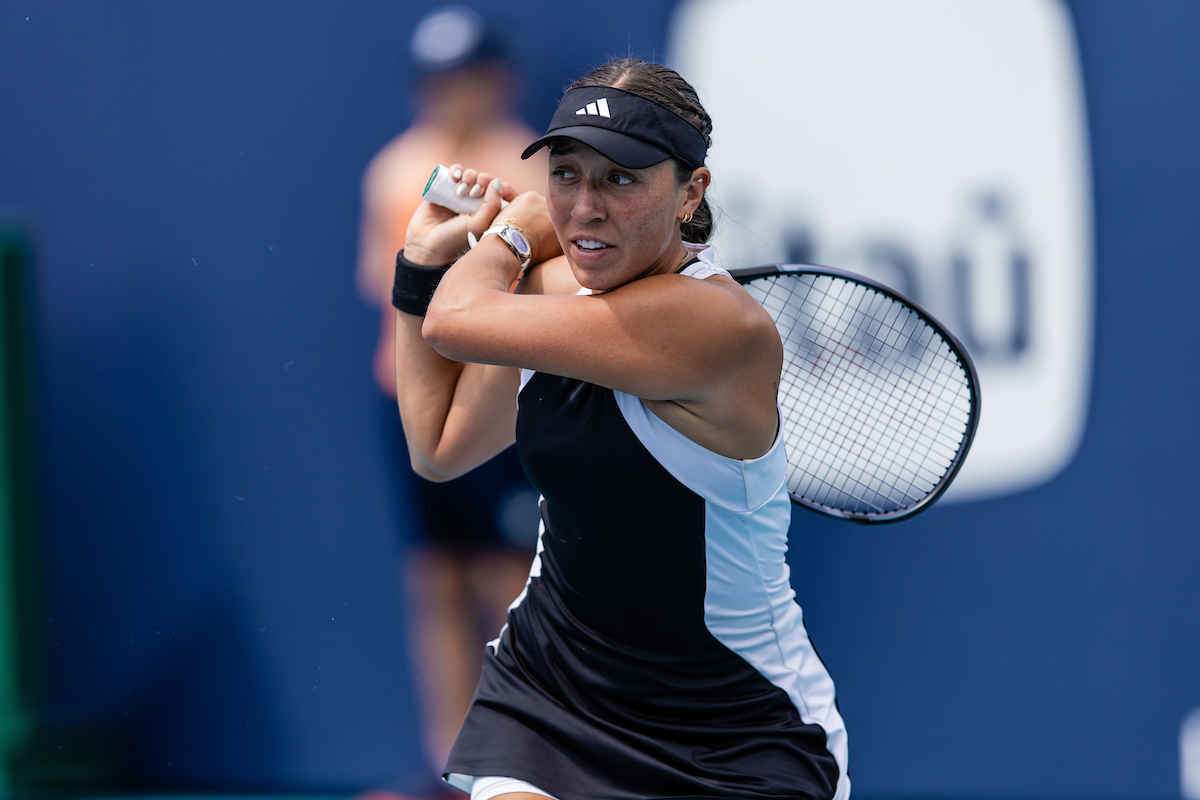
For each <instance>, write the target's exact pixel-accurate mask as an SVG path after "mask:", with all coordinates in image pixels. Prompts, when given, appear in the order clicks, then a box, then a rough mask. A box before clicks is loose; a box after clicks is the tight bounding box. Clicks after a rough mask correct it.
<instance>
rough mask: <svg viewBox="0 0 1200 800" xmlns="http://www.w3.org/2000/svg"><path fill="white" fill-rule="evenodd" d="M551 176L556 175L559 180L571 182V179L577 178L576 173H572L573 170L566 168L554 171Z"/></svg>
mask: <svg viewBox="0 0 1200 800" xmlns="http://www.w3.org/2000/svg"><path fill="white" fill-rule="evenodd" d="M551 174H552V175H554V177H556V178H558V179H559V180H570V179H571V178H574V177H575V173H574V172H571V170H569V169H567V168H565V167H559V168H558V169H556V170H554V171H553V172H552V173H551Z"/></svg>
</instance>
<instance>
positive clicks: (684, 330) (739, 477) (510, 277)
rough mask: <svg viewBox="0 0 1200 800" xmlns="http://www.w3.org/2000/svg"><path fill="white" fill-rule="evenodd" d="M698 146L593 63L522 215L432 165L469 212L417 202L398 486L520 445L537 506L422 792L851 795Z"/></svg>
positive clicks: (755, 346)
mask: <svg viewBox="0 0 1200 800" xmlns="http://www.w3.org/2000/svg"><path fill="white" fill-rule="evenodd" d="M711 129H712V123H711V120H710V119H709V118H708V115H707V113H705V111H704V109H703V107H702V106H701V105H700V102H699V100H698V99H697V97H696V93H695V90H694V89H693V88H692V87H691V86H690V85H688V84H687V83H686V81H684V80H683V79H682V78H681V77H680V76H679V75H678V74H677V73H675V72H674V71H672V70H670V69H668V68H666V67H663V66H660V65H657V64H652V63H649V62H645V61H640V60H637V59H619V60H617V61H613V62H610V63H608V64H606V65H604V66H602V67H600V68H599V69H597V70H594V71H592V72H590V73H588V75H585V76H584V77H583V78H581V79H580V80H579V81H576V82H575V83H574V84H573V85H572V87H571V88H570V89H569V90H568V91H567V92H566V94H565V96H564V97H563V99H562V102H561V104H560V105H559V107H558V110H557V111H556V112H555V114H554V116H553V118H552V120H551V123H550V127H549V129H548V130H547V132H546V135H545V136H543V137H541V138H539V139H537V140H536V141H534V142H533V144H531V145H530V146H529V147H528V148H526V149H525V151H524V155H525V156H526V157H528V156H531V155H532V154H534V153H536V152H538V151H540V150H541V149H542V148H545V147H548V148H549V151H550V154H549V177H548V183H547V190H546V196H545V197H543V196H542V195H540V194H537V193H532V192H529V193H522V194H518V193H517V192H516V191H515V190H514V189H513V188H512V187H511V186H510V185H509V184H507V183H505V182H503V181H501V180H499V179H498V178H494V177H493V176H492V174H490V173H488V172H486V171H484V172H479V171H476V170H474V169H467V168H462V167H460V166H459V165H455V166H454V167H452V169H454V170H456V174H458V175H459V178H460V185H461V186H462V188H463V190H464V191H468V192H470V191H478V190H479V187H486V188H485V189H484V191H483V195H482V196H483V200H484V202H483V205H482V206H481V207H480V208H479V210H478V211H476V212H475V213H474V214H471V215H454V214H453V213H452V212H449V211H447V210H445V209H441V208H439V207H437V206H433V205H431V204H428V203H426V204H424V205H422V206H421V208H419V209H418V211H417V212H416V214H415V215H414V216H413V219H412V221H411V223H410V225H409V228H408V232H407V238H406V243H405V249H404V251H402V252H401V253H400V254H399V256H398V258H397V266H396V274H395V281H394V285H393V305H395V306H396V308H397V312H398V313H397V319H398V322H397V365H398V369H399V370H400V371H401V372H402V373H404V374H406V375H410V376H412V377H413V380H412V381H406V382H405V384H406V385H407V386H409V387H410V389H411V390H410V391H402V392H401V394H400V396H399V398H398V399H399V404H400V412H401V417H402V419H403V422H404V427H405V431H406V432H407V433H408V442H409V446H410V452H411V454H412V459H413V464H414V467H415V468H417V469H418V471H420V472H422V474H425V475H426V476H428V477H430V478H432V479H440V478H447V477H451V476H454V475H457V474H460V473H462V472H464V471H467V470H470V469H471V468H473V467H474V466H475V465H476V464H478V463H481V462H483V461H485V460H486V459H487V458H488V457H490V455H491V454H492V453H494V452H496V451H497V450H498V449H500V448H503V447H506V446H508V445H509V444H510V443H512V442H513V441H514V440H515V441H516V443H517V448H518V452H519V454H520V456H521V461H522V464H523V466H524V468H525V471H526V473H527V474H528V475H529V477H530V480H531V481H532V482H533V484H534V486H535V487H536V488H537V489H538V490H539V492H541V495H542V500H541V512H542V522H541V533H540V538H539V544H538V555H537V557H536V559H535V560H534V563H533V567H532V569H531V571H530V575H529V580H528V581H527V583H526V585H525V589H524V591H523V592H522V593H521V595H520V596H519V597H518V598H517V600H516V601H515V602H514V603H513V605H512V606H511V607H510V609H509V614H508V622H507V624H506V626H505V627H504V628H503V629H502V630H501V632H500V634H499V636H498V637H497V638H496V639H495V640H494V641H492V642H491V643H489V645H488V647H487V649H486V650H485V654H484V670H483V677H482V679H481V681H480V684H479V688H478V689H477V691H476V694H475V699H474V701H473V703H472V705H471V709H470V711H469V712H468V714H467V717H466V721H465V722H464V724H463V727H462V730H461V732H460V733H459V736H458V739H457V741H456V742H455V745H454V749H453V750H452V752H451V754H450V758H449V761H448V763H447V766H446V768H445V778H446V780H447V781H448V782H449V783H450V784H451V785H453V786H456V787H458V788H461V789H463V790H465V791H469V792H471V797H472V800H491V799H492V798H503V800H538V799H539V798H557V799H558V800H575V799H576V798H578V799H580V800H583V799H584V798H587V799H588V800H593V799H596V800H598V799H599V798H629V799H630V800H632V799H633V798H746V799H748V800H749V799H758V800H765V798H773V799H775V800H779V798H839V799H840V798H846V797H848V796H849V791H850V784H849V780H848V778H847V777H846V759H847V749H846V732H845V727H844V725H843V724H842V720H841V717H840V715H839V713H838V710H837V706H836V703H835V700H834V688H833V682H832V680H831V679H830V677H829V674H828V672H827V671H826V669H825V667H824V665H823V664H822V663H821V660H820V659H819V658H818V657H817V655H816V652H815V650H814V649H813V646H812V644H811V642H810V641H809V638H808V635H807V633H806V631H805V628H804V623H803V621H802V617H801V612H800V608H799V606H798V605H797V604H796V602H795V596H794V593H793V592H792V589H791V586H790V582H789V574H788V568H787V564H786V563H785V561H784V554H785V552H786V549H787V532H788V527H789V524H790V519H791V503H790V501H789V499H788V496H787V493H786V489H785V486H784V483H785V477H786V469H787V464H786V458H785V454H784V452H783V445H782V431H781V424H782V423H781V416H780V413H779V408H778V405H777V399H776V392H777V385H778V381H779V376H780V372H781V369H782V364H783V350H782V345H781V343H780V339H779V335H778V333H777V331H776V329H775V326H774V324H773V323H772V321H771V319H770V317H769V316H768V315H767V314H766V312H765V311H764V310H763V309H762V307H761V306H759V305H758V303H756V302H755V301H754V300H753V299H752V298H751V297H750V296H749V295H748V294H747V293H746V292H745V290H744V289H742V287H741V286H740V285H738V284H737V283H736V282H735V281H734V280H733V279H732V278H731V277H730V276H729V273H728V272H726V271H725V270H723V269H721V268H720V267H719V266H718V265H717V264H716V263H715V259H714V255H713V251H712V249H711V248H710V247H708V246H707V245H706V244H705V243H706V242H707V240H708V237H709V235H710V234H711V232H712V219H711V215H710V213H709V211H708V204H707V200H706V197H705V195H706V193H707V191H708V189H709V187H710V185H711V182H712V174H711V172H710V171H709V170H708V168H707V167H706V166H705V159H706V155H707V150H708V146H709V142H710V137H709V134H710V132H711ZM502 200H507V201H509V203H508V205H507V206H506V207H504V208H503V209H502V208H501V201H502ZM464 247H470V248H471V249H470V250H469V252H466V253H465V255H462V256H461V257H458V258H457V259H456V257H457V256H458V254H459V253H460V252H462V251H463V249H464ZM514 282H515V290H514V291H510V288H511V287H513V285H514ZM514 395H515V396H516V397H517V403H515V404H514V403H513V397H514Z"/></svg>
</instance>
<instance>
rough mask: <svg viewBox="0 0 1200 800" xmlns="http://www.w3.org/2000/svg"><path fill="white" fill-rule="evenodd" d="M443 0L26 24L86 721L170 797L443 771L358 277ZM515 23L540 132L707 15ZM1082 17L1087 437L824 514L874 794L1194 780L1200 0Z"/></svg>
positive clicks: (11, 3)
mask: <svg viewBox="0 0 1200 800" xmlns="http://www.w3.org/2000/svg"><path fill="white" fill-rule="evenodd" d="M430 5H431V4H429V3H396V2H383V1H382V0H371V1H369V2H368V1H365V0H364V2H357V3H354V4H337V5H334V4H327V3H317V2H311V1H309V2H287V3H284V2H268V1H267V0H254V1H253V2H227V1H222V2H198V1H196V2H179V3H172V4H160V3H155V2H150V0H138V1H136V2H93V3H89V4H82V3H80V4H65V3H47V2H31V1H30V0H4V2H3V3H0V208H2V209H3V216H5V217H7V218H13V217H16V218H18V219H20V220H22V221H24V222H25V223H26V224H27V225H28V226H30V228H31V229H32V231H33V232H34V234H35V238H36V242H37V245H38V250H39V255H40V271H39V276H38V277H39V281H40V286H39V295H38V297H39V309H38V311H39V316H40V320H41V326H40V330H39V334H40V337H41V351H40V363H41V369H42V380H41V382H40V392H41V396H42V401H43V402H42V405H41V413H42V422H43V432H42V440H43V442H44V447H43V455H44V475H45V477H44V484H45V489H46V532H45V543H44V559H45V562H46V577H47V587H48V589H47V591H48V603H49V608H48V612H47V616H46V619H45V622H44V627H43V633H44V637H45V640H46V647H47V651H48V665H49V666H48V669H49V670H50V671H49V674H48V678H49V695H48V697H47V713H48V715H49V718H50V719H51V720H53V721H54V722H56V723H60V724H64V725H78V726H86V727H88V728H90V729H92V730H96V731H100V732H101V733H102V735H103V736H104V737H106V738H108V739H110V740H111V741H113V742H116V743H117V745H118V747H119V750H120V752H121V753H122V758H123V760H124V763H125V765H126V767H125V768H126V770H127V774H128V775H129V776H130V777H131V778H132V779H133V780H135V781H137V782H139V783H141V784H143V785H149V786H159V787H164V788H170V787H213V788H231V789H232V788H264V789H280V790H281V789H289V788H292V789H308V790H353V789H356V788H360V787H366V786H372V785H385V784H390V785H393V786H402V785H405V784H407V783H410V782H413V781H416V780H417V777H418V775H419V773H420V764H421V757H420V747H419V743H418V737H417V733H416V724H415V714H414V703H413V692H412V688H411V686H410V678H409V675H408V671H407V670H408V668H407V655H406V649H405V639H404V630H403V609H402V607H401V599H400V590H399V585H398V577H397V563H398V562H397V559H398V554H399V551H400V548H401V547H402V546H403V543H404V537H405V533H404V524H403V522H402V519H403V511H402V509H401V510H400V511H399V512H397V510H396V509H395V508H393V505H392V501H391V499H390V492H389V490H388V488H387V487H386V486H385V485H384V480H385V478H384V475H385V469H384V467H383V463H384V462H383V458H384V452H385V450H384V448H387V447H391V446H394V443H392V442H387V441H382V440H381V439H380V434H379V430H378V426H377V420H378V413H377V412H378V398H377V392H376V389H375V387H374V384H373V381H372V378H371V371H370V357H371V351H372V347H373V344H374V336H375V324H376V315H375V312H374V311H372V310H370V309H368V308H366V307H365V306H363V305H361V303H360V302H359V300H358V299H357V297H356V294H355V292H354V288H353V282H352V270H353V264H354V259H355V250H356V236H357V219H358V210H359V200H358V181H359V178H360V175H361V173H362V170H363V168H364V167H365V165H366V163H367V161H368V159H369V158H370V157H371V155H372V154H373V153H374V152H375V151H376V150H377V149H378V148H379V147H380V146H381V145H382V144H383V143H384V142H385V141H386V140H388V139H389V138H390V137H391V136H393V135H394V134H395V133H397V132H398V131H400V130H401V129H403V127H404V126H405V125H406V124H407V122H408V121H409V119H410V107H409V105H408V104H407V101H406V97H405V94H404V91H403V89H402V87H403V85H404V83H405V77H406V75H405V67H404V62H403V57H402V54H403V49H404V45H405V43H406V41H407V36H408V32H409V31H410V30H411V26H412V24H413V22H414V21H415V20H416V18H417V17H418V16H419V14H420V13H422V12H423V11H424V10H426V9H427V8H428V7H430ZM506 8H507V9H508V11H507V13H508V15H509V16H510V17H511V18H512V19H513V20H516V21H518V22H520V27H521V30H522V32H523V35H524V39H525V44H526V47H525V48H524V50H523V52H524V54H525V56H526V61H527V67H528V75H529V79H528V85H527V94H526V101H525V102H524V105H523V107H522V108H523V111H524V113H525V115H526V116H527V117H528V119H529V120H530V123H531V124H532V125H534V126H535V127H538V128H541V127H543V126H544V124H545V121H546V120H547V119H548V118H549V115H550V113H551V111H552V109H553V107H554V103H555V101H556V100H557V98H558V96H559V94H560V92H561V89H562V87H563V85H564V84H565V83H566V82H568V81H569V80H570V79H571V78H573V77H575V76H576V75H578V74H579V73H580V72H581V71H583V70H584V69H585V68H586V67H588V66H590V65H594V64H597V63H600V62H601V61H603V60H605V58H606V57H607V56H610V55H618V54H625V53H630V52H631V53H633V54H635V55H641V56H644V57H652V56H654V55H655V54H661V52H662V50H663V48H664V43H665V39H666V29H667V22H668V18H669V13H670V2H669V0H639V1H638V2H634V1H633V0H613V2H609V3H606V4H605V8H604V10H603V12H602V13H599V12H589V11H587V7H586V6H570V7H569V8H570V10H566V9H565V8H564V7H563V6H562V5H561V4H557V3H549V2H542V1H539V0H515V1H514V2H511V3H509V4H506ZM1070 8H1071V12H1072V16H1073V18H1074V22H1075V25H1076V30H1077V35H1078V40H1079V48H1080V52H1081V57H1082V65H1083V75H1084V80H1085V84H1086V91H1087V103H1088V113H1089V121H1090V135H1091V144H1092V158H1093V181H1094V187H1095V198H1094V201H1095V206H1094V208H1095V230H1096V242H1095V252H1096V275H1097V296H1096V332H1095V341H1096V351H1095V368H1094V375H1093V386H1092V393H1091V400H1090V411H1089V418H1088V428H1087V432H1086V436H1085V438H1084V441H1083V445H1082V449H1081V451H1080V453H1079V454H1078V456H1077V457H1076V459H1075V460H1074V462H1073V463H1072V464H1071V466H1070V467H1069V468H1068V469H1067V470H1066V471H1065V472H1064V473H1063V474H1062V475H1060V476H1059V477H1058V478H1056V479H1055V480H1054V481H1053V482H1051V483H1049V484H1048V485H1045V486H1043V487H1040V488H1038V489H1036V490H1032V491H1028V492H1025V493H1023V494H1020V495H1016V496H1012V497H1008V498H1005V499H1002V500H995V501H989V502H980V503H973V504H967V505H958V506H946V507H939V508H935V509H934V510H932V511H930V512H929V513H927V514H925V515H923V516H921V517H919V518H917V519H916V520H914V521H912V522H910V523H904V524H902V525H900V526H895V527H892V528H888V529H885V530H863V529H859V528H854V527H847V526H845V525H842V524H838V523H834V522H827V521H824V520H821V519H818V518H817V517H815V516H813V515H808V514H804V513H803V512H797V516H796V519H795V521H796V524H795V525H794V527H793V537H792V539H793V544H792V550H793V551H792V555H791V559H792V564H793V570H794V573H793V574H794V578H795V585H796V589H797V592H798V594H799V599H800V601H801V603H802V605H803V606H804V608H805V617H806V621H807V622H808V625H809V628H810V631H811V632H812V634H813V637H814V639H815V641H816V642H817V644H818V646H819V647H820V648H821V653H822V656H823V657H824V659H825V660H826V662H827V663H828V664H829V667H830V670H831V672H832V674H833V675H834V677H835V678H836V680H837V682H838V689H839V696H840V704H841V709H842V712H843V715H844V716H845V718H846V720H847V724H848V726H849V730H850V735H851V746H852V747H851V753H852V760H851V776H852V778H853V779H854V781H855V787H856V793H857V794H858V795H859V796H875V797H880V796H930V795H940V796H952V795H958V796H963V797H967V796H989V797H997V796H1011V797H1080V796H1092V797H1146V798H1166V797H1177V796H1178V794H1179V788H1178V787H1179V778H1178V775H1179V766H1178V758H1179V756H1178V738H1177V737H1178V731H1179V725H1180V723H1181V721H1182V719H1183V717H1184V716H1185V714H1187V712H1188V711H1190V710H1191V709H1193V708H1196V707H1198V706H1200V613H1198V611H1200V540H1198V537H1197V536H1196V532H1197V531H1196V528H1197V525H1196V523H1195V522H1194V521H1193V520H1192V517H1191V513H1190V511H1191V510H1190V508H1189V507H1188V501H1187V498H1188V497H1190V496H1191V494H1190V491H1191V489H1192V484H1193V483H1194V482H1195V480H1196V478H1197V475H1198V474H1200V470H1198V467H1200V458H1198V457H1197V455H1196V447H1197V445H1198V441H1197V440H1198V436H1197V433H1198V431H1200V423H1198V422H1197V417H1196V414H1195V413H1194V410H1193V407H1194V405H1195V401H1194V399H1193V398H1194V397H1196V395H1194V394H1192V392H1194V391H1196V390H1197V389H1198V388H1200V387H1198V386H1197V383H1198V380H1200V370H1198V368H1197V366H1198V365H1197V358H1196V356H1195V345H1194V342H1195V341H1196V339H1197V338H1198V337H1200V315H1198V314H1196V313H1195V311H1194V310H1193V305H1192V303H1193V300H1194V298H1195V297H1196V296H1197V295H1198V293H1200V292H1198V290H1200V223H1198V222H1197V220H1200V154H1198V148H1197V143H1198V142H1200V4H1196V3H1194V2H1166V0H1163V1H1161V2H1156V3H1154V4H1139V3H1135V2H1132V0H1090V1H1089V2H1079V3H1075V4H1072V5H1071V6H1070ZM531 43H536V46H534V45H533V44H531ZM717 124H718V126H719V124H720V121H719V120H718V121H717Z"/></svg>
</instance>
